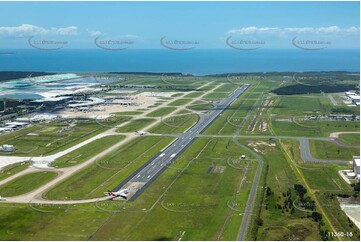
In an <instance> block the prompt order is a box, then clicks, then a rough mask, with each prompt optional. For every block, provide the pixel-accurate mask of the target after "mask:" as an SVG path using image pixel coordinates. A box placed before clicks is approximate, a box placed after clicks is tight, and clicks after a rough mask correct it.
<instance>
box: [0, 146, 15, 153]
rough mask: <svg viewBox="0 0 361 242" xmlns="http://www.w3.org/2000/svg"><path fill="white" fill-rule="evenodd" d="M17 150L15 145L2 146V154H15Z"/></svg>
mask: <svg viewBox="0 0 361 242" xmlns="http://www.w3.org/2000/svg"><path fill="white" fill-rule="evenodd" d="M14 150H15V148H14V146H13V145H1V146H0V151H2V152H13V151H14Z"/></svg>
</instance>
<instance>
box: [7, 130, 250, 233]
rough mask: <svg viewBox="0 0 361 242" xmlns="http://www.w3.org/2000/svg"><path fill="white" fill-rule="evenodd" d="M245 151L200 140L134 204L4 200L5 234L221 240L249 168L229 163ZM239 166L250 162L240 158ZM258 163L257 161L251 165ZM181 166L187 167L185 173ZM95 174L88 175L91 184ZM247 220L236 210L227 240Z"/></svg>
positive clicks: (246, 185)
mask: <svg viewBox="0 0 361 242" xmlns="http://www.w3.org/2000/svg"><path fill="white" fill-rule="evenodd" d="M152 138H154V137H152ZM163 139H164V138H163ZM143 145H144V144H143ZM143 145H142V146H143ZM229 154H232V156H231V157H230V156H229ZM241 154H246V155H247V156H249V157H251V154H249V153H248V152H247V151H245V150H242V149H241V148H239V147H238V146H236V145H235V144H234V143H233V141H232V140H231V139H210V138H200V139H197V140H196V141H195V143H193V144H192V145H191V146H190V147H189V149H187V151H186V152H185V153H184V154H183V155H182V156H181V157H179V158H178V159H177V160H176V161H175V162H174V163H173V164H170V167H169V168H168V169H167V170H166V171H165V172H164V173H162V174H161V175H160V176H159V177H158V178H157V180H156V181H155V182H154V183H152V184H151V185H150V186H149V187H148V188H147V189H146V190H145V191H144V193H143V194H142V195H141V196H140V197H138V198H137V200H135V201H133V202H124V201H102V202H98V203H92V204H77V205H56V206H55V205H53V206H46V205H44V206H41V205H37V204H34V205H33V206H34V207H35V208H36V209H39V210H40V211H44V212H43V213H42V212H39V211H34V210H33V209H32V208H31V207H29V206H25V205H20V204H14V205H13V204H0V206H1V211H0V217H1V218H3V219H6V220H4V221H6V223H5V224H4V226H3V230H4V231H7V232H6V233H1V235H0V238H1V239H3V240H14V239H17V240H22V239H25V238H29V236H31V239H34V240H44V239H47V240H50V239H53V240H55V239H58V238H62V239H63V240H72V239H73V240H75V239H76V240H89V239H92V240H104V239H106V240H178V239H180V238H181V237H182V240H215V239H216V238H217V237H218V235H219V234H218V233H219V231H220V229H221V228H222V227H223V223H224V219H225V217H226V214H227V213H228V212H229V211H230V208H229V207H228V206H227V202H228V201H229V200H232V199H233V198H234V194H235V192H236V189H237V187H238V185H239V183H240V182H241V179H242V172H243V170H242V169H235V168H233V167H231V166H229V165H228V163H227V159H228V158H232V159H235V161H237V159H239V156H240V155H241ZM191 160H192V162H190V161H191ZM189 162H190V163H189ZM188 163H189V166H187V164H188ZM233 165H239V167H240V168H242V167H244V166H245V164H243V163H237V162H235V163H234V164H233ZM255 165H256V163H252V164H251V166H249V168H254V166H255ZM217 166H219V167H224V171H223V173H217V170H216V167H217ZM211 167H212V168H211ZM180 168H187V169H185V170H184V171H183V172H181V170H180ZM210 168H211V169H210ZM254 171H255V169H250V170H249V173H247V175H246V180H245V181H244V183H243V186H244V187H243V189H242V192H241V194H240V195H239V199H238V200H236V202H235V204H234V205H235V206H236V207H237V208H239V209H242V207H244V206H245V204H246V201H247V199H248V193H249V188H250V187H251V184H252V181H253V172H254ZM92 177H93V176H88V177H87V181H86V182H89V180H90V178H92ZM185 187H187V189H185ZM104 188H105V187H104ZM67 189H68V190H70V189H71V188H69V187H68V188H67ZM75 189H79V190H81V189H82V188H77V187H75ZM102 189H103V188H102ZM59 192H60V191H59ZM180 194H182V195H180ZM82 198H84V196H83V197H82ZM65 211H66V212H65ZM20 214H21V216H20ZM20 219H21V221H22V222H21V223H20V222H19V221H20ZM154 221H157V223H154ZM241 221H242V216H240V215H239V214H238V212H234V213H233V215H232V217H231V219H230V220H229V221H228V222H227V223H226V227H225V230H224V234H221V238H230V239H232V240H235V239H236V236H237V233H238V230H239V225H240V224H241ZM119 228H122V229H119ZM140 230H141V231H142V232H140Z"/></svg>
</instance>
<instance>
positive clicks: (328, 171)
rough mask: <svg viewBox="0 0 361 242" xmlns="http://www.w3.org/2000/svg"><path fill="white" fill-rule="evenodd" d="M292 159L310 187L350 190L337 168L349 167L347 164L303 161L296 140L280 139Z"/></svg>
mask: <svg viewBox="0 0 361 242" xmlns="http://www.w3.org/2000/svg"><path fill="white" fill-rule="evenodd" d="M282 142H283V143H284V144H285V147H286V149H287V150H288V153H289V154H290V156H291V157H292V160H293V161H294V162H295V163H296V164H298V166H299V167H300V168H301V169H300V170H301V172H302V174H303V175H304V177H305V178H306V179H307V182H308V184H309V186H310V188H311V189H314V190H320V191H326V190H342V191H350V189H351V187H350V186H349V185H348V184H347V183H346V182H345V181H344V180H343V179H342V178H341V177H340V175H339V174H338V171H339V170H345V169H350V167H349V166H348V165H341V164H332V163H328V164H322V163H303V161H302V159H301V151H300V144H299V141H298V140H282Z"/></svg>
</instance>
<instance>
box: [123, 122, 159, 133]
mask: <svg viewBox="0 0 361 242" xmlns="http://www.w3.org/2000/svg"><path fill="white" fill-rule="evenodd" d="M155 121H156V120H155V119H152V118H142V119H135V120H132V121H130V123H128V124H126V125H124V126H122V127H119V128H117V132H119V133H128V132H135V131H136V130H137V131H139V130H141V129H142V128H144V127H146V126H148V125H150V124H151V123H153V122H155Z"/></svg>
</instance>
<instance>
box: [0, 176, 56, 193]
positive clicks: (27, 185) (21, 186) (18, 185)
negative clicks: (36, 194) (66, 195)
mask: <svg viewBox="0 0 361 242" xmlns="http://www.w3.org/2000/svg"><path fill="white" fill-rule="evenodd" d="M57 175H58V174H57V173H55V172H48V171H43V172H34V173H29V174H26V175H23V176H21V177H19V178H16V179H14V180H12V181H9V182H7V183H5V184H4V185H2V186H0V195H1V196H3V197H12V196H17V195H21V194H24V193H27V192H30V191H32V190H34V189H36V188H38V187H40V186H41V185H44V184H46V183H47V182H49V181H51V180H52V179H54V178H55V177H57Z"/></svg>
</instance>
